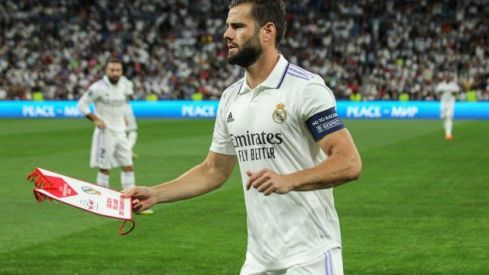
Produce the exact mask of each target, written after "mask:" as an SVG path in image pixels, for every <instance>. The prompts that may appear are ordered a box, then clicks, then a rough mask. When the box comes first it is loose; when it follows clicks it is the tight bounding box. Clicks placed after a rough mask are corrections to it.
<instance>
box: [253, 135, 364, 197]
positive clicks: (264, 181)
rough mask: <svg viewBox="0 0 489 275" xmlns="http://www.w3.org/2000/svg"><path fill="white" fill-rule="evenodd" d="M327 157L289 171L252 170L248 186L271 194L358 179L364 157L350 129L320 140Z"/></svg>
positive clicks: (335, 184)
mask: <svg viewBox="0 0 489 275" xmlns="http://www.w3.org/2000/svg"><path fill="white" fill-rule="evenodd" d="M319 145H320V147H321V149H322V150H323V151H324V152H325V153H326V154H327V155H328V158H327V159H326V160H325V161H323V162H322V163H320V164H319V165H317V166H315V167H312V168H309V169H305V170H302V171H298V172H295V173H292V174H288V175H280V174H277V173H275V172H274V171H271V170H269V169H263V170H261V171H259V172H256V173H253V172H251V171H247V174H248V176H249V177H250V178H249V179H248V182H247V188H248V189H250V188H252V187H253V188H256V189H257V191H259V192H262V193H264V194H265V195H270V194H271V193H279V194H286V193H288V192H290V191H309V190H316V189H325V188H331V187H334V186H338V185H340V184H343V183H346V182H348V181H352V180H355V179H357V178H358V177H359V176H360V172H361V170H362V161H361V159H360V155H359V154H358V150H357V148H356V146H355V143H354V142H353V139H352V137H351V135H350V133H349V132H348V130H347V129H341V130H338V131H336V132H333V133H331V134H329V135H327V136H325V137H324V138H322V139H321V140H320V141H319Z"/></svg>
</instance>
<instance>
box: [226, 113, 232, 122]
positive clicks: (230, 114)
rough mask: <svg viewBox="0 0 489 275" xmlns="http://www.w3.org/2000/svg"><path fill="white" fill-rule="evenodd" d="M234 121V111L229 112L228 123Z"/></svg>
mask: <svg viewBox="0 0 489 275" xmlns="http://www.w3.org/2000/svg"><path fill="white" fill-rule="evenodd" d="M233 121H234V118H233V113H231V112H229V115H228V118H227V123H229V122H233Z"/></svg>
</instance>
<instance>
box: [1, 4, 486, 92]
mask: <svg viewBox="0 0 489 275" xmlns="http://www.w3.org/2000/svg"><path fill="white" fill-rule="evenodd" d="M228 2H229V1H228V0H168V1H145V0H134V1H109V0H55V1H47V0H26V1H15V0H3V1H1V2H0V99H31V98H32V94H34V93H36V92H37V93H38V94H39V93H41V94H42V96H43V98H44V99H77V98H79V97H80V95H81V93H83V92H84V90H85V89H86V88H87V87H88V85H89V84H90V83H91V82H93V81H94V80H96V79H98V78H99V77H100V76H101V74H103V66H104V64H105V62H106V60H107V59H108V58H109V57H110V56H118V57H120V58H121V59H122V61H123V63H124V65H125V74H126V75H127V77H128V78H129V79H131V80H132V81H133V82H134V85H135V91H136V95H135V98H137V99H144V98H157V99H192V98H194V99H198V98H204V99H215V98H219V96H220V94H221V92H222V91H223V90H224V88H225V87H227V86H228V85H230V84H232V83H233V82H235V81H237V80H238V79H239V78H240V77H241V76H242V73H243V72H242V70H240V69H239V68H237V67H236V66H231V65H227V63H226V45H225V43H224V41H223V38H222V34H223V32H224V30H225V22H224V21H225V18H226V10H227V4H228ZM286 3H287V8H288V10H289V11H288V14H289V17H288V31H287V35H286V39H285V41H284V43H283V44H282V46H281V50H282V52H283V53H284V55H285V56H286V57H287V58H288V59H289V61H291V62H292V63H295V64H298V65H300V66H302V67H304V68H305V69H308V70H310V71H313V72H316V73H318V74H320V75H321V76H323V77H324V78H325V80H326V82H327V84H328V85H329V86H330V87H331V88H332V90H333V91H334V93H335V95H336V97H337V98H338V99H349V98H350V99H355V100H397V99H400V98H401V99H402V98H409V99H410V100H433V99H435V98H436V95H435V92H434V87H435V86H436V84H437V82H438V81H439V80H440V79H441V76H442V74H443V73H447V72H449V73H451V74H452V75H453V76H454V77H455V78H456V80H457V82H458V83H459V85H460V86H461V88H462V90H463V93H462V94H461V95H460V99H462V100H463V99H466V95H467V94H468V93H472V94H474V95H475V96H476V98H477V99H478V100H489V17H488V16H487V14H489V1H488V0H458V1H457V0H430V1H428V0H420V1H407V0H406V1H403V0H392V1H379V0H342V1H334V0H301V1H291V0H290V1H286Z"/></svg>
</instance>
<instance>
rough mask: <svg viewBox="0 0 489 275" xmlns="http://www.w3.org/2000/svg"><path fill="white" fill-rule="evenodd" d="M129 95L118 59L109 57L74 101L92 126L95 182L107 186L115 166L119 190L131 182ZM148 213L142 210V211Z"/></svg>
mask: <svg viewBox="0 0 489 275" xmlns="http://www.w3.org/2000/svg"><path fill="white" fill-rule="evenodd" d="M132 94H133V85H132V83H131V82H130V81H129V80H128V79H127V78H125V77H123V76H122V63H121V61H119V60H117V59H111V60H110V61H109V62H108V63H107V65H106V68H105V76H104V77H103V78H102V79H100V80H98V81H97V82H95V83H93V84H92V85H90V87H89V88H88V90H87V92H85V93H84V94H83V95H82V96H81V98H80V100H79V101H78V108H79V110H80V112H82V113H83V114H84V115H85V116H86V117H87V118H88V119H89V120H91V121H92V122H93V123H94V125H95V126H96V127H95V131H94V133H93V138H92V149H91V155H90V167H92V168H98V169H99V172H98V174H97V181H96V183H97V184H98V185H100V186H104V187H109V177H110V170H111V169H112V168H114V167H119V166H121V167H122V171H121V185H122V189H128V188H131V187H133V186H134V185H135V175H134V166H133V160H132V146H131V143H130V141H129V140H128V137H127V136H126V130H127V125H128V121H126V120H127V119H126V116H128V113H129V112H130V114H129V116H130V115H131V114H132V109H131V107H130V105H129V103H128V100H129V97H130V96H131V95H132ZM91 103H94V104H95V110H94V112H92V111H91V110H90V108H89V105H90V104H91ZM133 123H135V121H134V122H133ZM132 127H134V126H132ZM134 142H135V139H134ZM151 212H152V210H150V211H144V212H143V214H151Z"/></svg>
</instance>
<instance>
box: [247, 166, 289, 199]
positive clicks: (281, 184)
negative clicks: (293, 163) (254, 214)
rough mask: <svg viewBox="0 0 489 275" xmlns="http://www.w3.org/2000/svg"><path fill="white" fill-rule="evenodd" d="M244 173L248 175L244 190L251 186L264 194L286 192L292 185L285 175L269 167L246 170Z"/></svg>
mask: <svg viewBox="0 0 489 275" xmlns="http://www.w3.org/2000/svg"><path fill="white" fill-rule="evenodd" d="M246 174H247V175H248V177H249V179H248V182H247V183H246V190H250V188H251V187H253V188H255V189H256V191H258V192H261V193H263V194H264V195H265V196H268V195H270V194H272V193H278V194H287V193H289V192H290V191H292V189H293V187H294V186H293V184H292V182H291V181H290V180H289V179H288V177H287V176H284V175H280V174H277V173H275V172H273V171H271V170H270V169H262V170H260V171H258V172H256V173H253V172H251V171H247V172H246Z"/></svg>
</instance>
